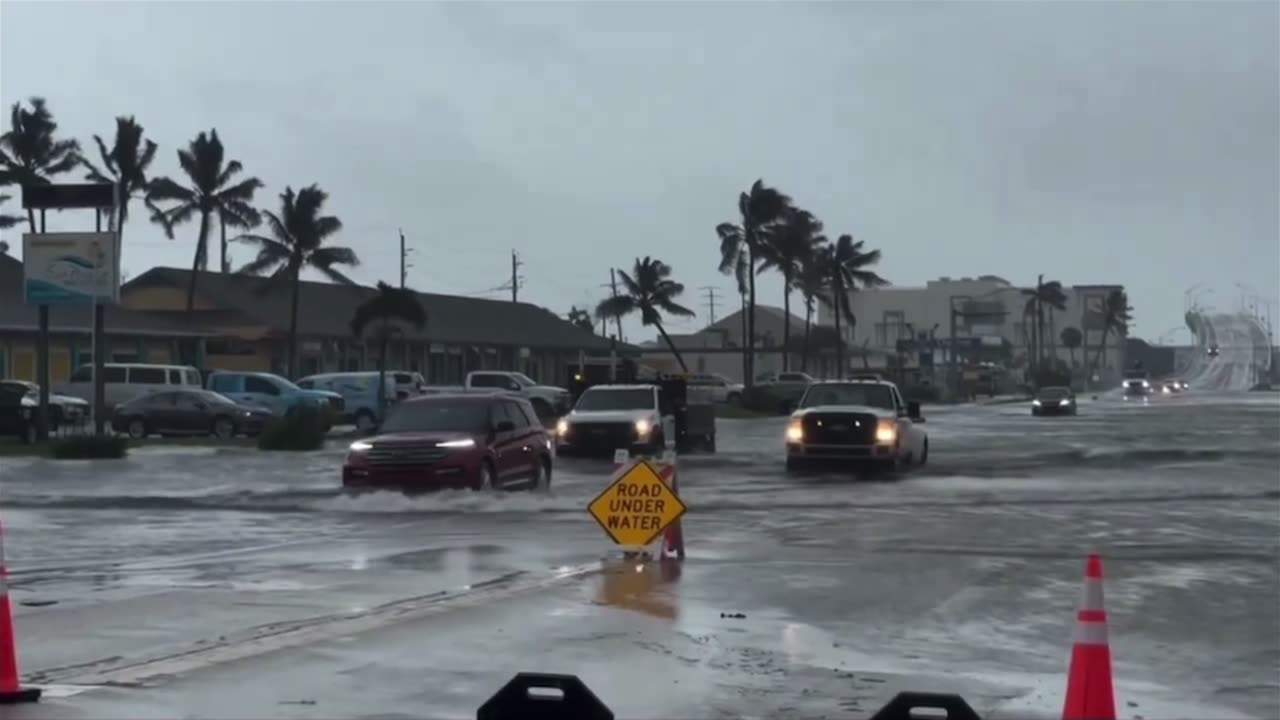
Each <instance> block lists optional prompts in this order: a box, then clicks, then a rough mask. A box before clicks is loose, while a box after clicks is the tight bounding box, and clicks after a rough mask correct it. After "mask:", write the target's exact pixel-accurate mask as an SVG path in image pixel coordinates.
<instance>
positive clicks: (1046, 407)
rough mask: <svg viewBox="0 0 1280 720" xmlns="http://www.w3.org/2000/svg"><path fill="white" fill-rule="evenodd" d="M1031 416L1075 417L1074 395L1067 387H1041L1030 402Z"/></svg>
mask: <svg viewBox="0 0 1280 720" xmlns="http://www.w3.org/2000/svg"><path fill="white" fill-rule="evenodd" d="M1031 414H1032V415H1034V416H1035V417H1041V416H1044V415H1075V414H1076V395H1075V393H1073V392H1071V388H1069V387H1057V386H1055V387H1043V388H1040V392H1038V393H1036V397H1035V399H1034V400H1032V401H1031Z"/></svg>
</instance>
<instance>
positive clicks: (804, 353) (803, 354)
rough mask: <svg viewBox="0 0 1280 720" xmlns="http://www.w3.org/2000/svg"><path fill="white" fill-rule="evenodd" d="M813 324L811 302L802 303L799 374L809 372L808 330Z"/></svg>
mask: <svg viewBox="0 0 1280 720" xmlns="http://www.w3.org/2000/svg"><path fill="white" fill-rule="evenodd" d="M812 322H813V300H812V299H809V298H806V299H805V301H804V344H803V345H801V346H800V372H808V370H809V328H810V326H811V325H812Z"/></svg>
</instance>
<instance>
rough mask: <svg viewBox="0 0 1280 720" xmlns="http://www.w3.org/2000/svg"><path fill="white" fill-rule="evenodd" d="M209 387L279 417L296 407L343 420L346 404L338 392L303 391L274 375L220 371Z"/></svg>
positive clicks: (209, 381) (209, 382)
mask: <svg viewBox="0 0 1280 720" xmlns="http://www.w3.org/2000/svg"><path fill="white" fill-rule="evenodd" d="M206 387H207V388H208V389H210V390H212V391H214V392H216V393H219V394H222V395H225V396H227V397H229V398H231V399H232V400H234V401H235V402H237V403H239V404H241V405H249V406H257V407H263V408H266V409H267V410H269V411H271V414H272V415H277V416H279V415H284V414H285V413H287V412H289V411H291V410H293V409H295V408H317V409H320V408H328V409H330V410H332V411H333V415H334V416H335V417H341V416H342V414H343V412H344V408H345V404H346V403H345V401H344V400H343V399H342V396H341V395H339V394H338V393H336V392H331V391H329V390H304V389H303V388H300V387H298V386H297V385H295V384H294V383H292V382H290V381H288V380H286V379H285V378H283V377H280V376H279V375H275V374H273V373H263V372H226V371H222V370H219V371H216V372H213V373H210V374H209V378H208V380H207V381H206Z"/></svg>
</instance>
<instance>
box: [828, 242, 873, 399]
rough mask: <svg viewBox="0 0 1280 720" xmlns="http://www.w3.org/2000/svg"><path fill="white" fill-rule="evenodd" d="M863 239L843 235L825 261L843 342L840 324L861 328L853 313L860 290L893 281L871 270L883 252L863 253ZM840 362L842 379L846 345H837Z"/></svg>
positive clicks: (841, 343)
mask: <svg viewBox="0 0 1280 720" xmlns="http://www.w3.org/2000/svg"><path fill="white" fill-rule="evenodd" d="M863 244H864V241H863V240H858V241H857V242H854V240H853V237H852V236H850V235H841V236H840V237H839V238H837V239H836V242H835V244H834V245H832V246H831V249H830V252H829V254H826V255H825V256H824V258H823V263H824V265H825V267H826V271H827V272H826V274H827V283H828V287H829V288H830V290H831V298H832V299H831V303H832V308H833V309H834V310H835V312H834V315H835V324H836V336H837V337H839V338H841V339H843V338H844V334H843V332H841V330H840V321H841V319H844V320H845V321H847V322H848V323H849V326H850V327H851V328H853V327H857V324H858V318H857V317H856V316H854V314H853V299H852V296H853V293H854V292H856V291H857V290H858V289H859V288H868V287H881V286H884V285H888V284H889V281H887V280H885V279H884V278H882V277H880V276H879V275H877V274H876V273H875V272H874V271H872V270H868V269H867V268H868V267H870V266H872V265H875V264H876V263H878V262H880V251H879V250H867V251H864V250H863ZM836 363H837V364H838V365H839V371H838V372H839V377H841V378H843V377H844V373H845V369H846V368H845V362H844V342H843V341H842V342H840V343H839V344H838V345H836Z"/></svg>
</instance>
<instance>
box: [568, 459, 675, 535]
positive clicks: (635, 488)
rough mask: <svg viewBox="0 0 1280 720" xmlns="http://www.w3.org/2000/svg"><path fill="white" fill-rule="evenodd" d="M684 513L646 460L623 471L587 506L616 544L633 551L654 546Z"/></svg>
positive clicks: (669, 489)
mask: <svg viewBox="0 0 1280 720" xmlns="http://www.w3.org/2000/svg"><path fill="white" fill-rule="evenodd" d="M685 509H686V508H685V505H684V503H683V502H681V501H680V498H678V497H676V495H675V493H673V492H671V488H669V487H667V484H666V483H665V482H663V480H662V477H661V476H660V475H658V471H657V470H656V469H654V467H653V466H652V465H650V464H649V463H648V461H646V460H637V461H636V462H635V464H633V465H631V466H630V467H628V468H626V469H625V470H624V471H623V472H622V474H621V475H620V476H619V477H618V479H617V480H614V481H613V483H612V484H611V485H609V487H607V488H605V491H604V492H602V493H600V495H599V496H597V497H596V499H595V500H592V501H591V504H590V505H588V506H587V512H590V513H591V516H592V517H594V518H595V519H596V522H598V523H600V527H602V528H604V531H605V532H606V533H608V534H609V537H611V538H613V541H614V542H615V543H617V544H619V545H628V546H634V547H640V546H644V545H648V544H649V543H651V542H653V541H654V540H655V539H657V537H658V535H660V534H662V531H663V530H666V529H667V526H668V525H670V524H671V523H673V522H675V521H676V520H678V519H680V516H681V515H684V512H685Z"/></svg>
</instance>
